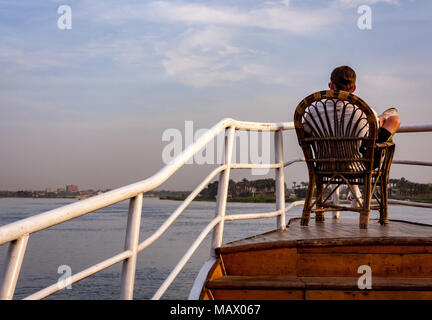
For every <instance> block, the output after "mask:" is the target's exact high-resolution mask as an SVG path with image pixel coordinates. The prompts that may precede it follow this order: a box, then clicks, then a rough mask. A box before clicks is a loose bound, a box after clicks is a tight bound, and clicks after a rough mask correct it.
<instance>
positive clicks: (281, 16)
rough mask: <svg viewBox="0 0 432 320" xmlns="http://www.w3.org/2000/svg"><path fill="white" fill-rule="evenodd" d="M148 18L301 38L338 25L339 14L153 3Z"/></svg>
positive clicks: (275, 6)
mask: <svg viewBox="0 0 432 320" xmlns="http://www.w3.org/2000/svg"><path fill="white" fill-rule="evenodd" d="M329 17H331V19H329ZM147 18H148V19H151V20H152V21H158V22H168V23H176V22H177V23H184V24H187V25H203V24H204V25H209V24H214V25H224V26H237V27H254V28H261V29H266V30H281V31H288V32H292V33H299V34H304V33H310V32H312V31H316V30H318V29H321V28H323V27H327V26H330V25H333V24H335V23H337V22H338V21H340V19H341V14H340V13H339V12H335V11H334V10H332V8H320V9H314V8H308V9H307V10H305V9H303V10H299V9H294V8H292V7H291V6H290V5H289V2H287V1H282V2H278V3H276V4H272V5H270V6H266V7H261V8H255V9H249V10H244V9H239V8H234V7H228V6H224V7H223V6H219V7H217V6H209V5H202V4H186V3H171V2H165V1H156V2H152V3H150V4H149V5H148V7H147Z"/></svg>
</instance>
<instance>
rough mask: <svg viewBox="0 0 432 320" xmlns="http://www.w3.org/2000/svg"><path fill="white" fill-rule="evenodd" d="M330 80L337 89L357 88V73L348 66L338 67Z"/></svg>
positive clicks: (348, 89)
mask: <svg viewBox="0 0 432 320" xmlns="http://www.w3.org/2000/svg"><path fill="white" fill-rule="evenodd" d="M330 80H331V82H333V83H334V84H335V86H336V89H338V90H344V91H349V92H351V91H353V90H354V88H355V82H356V73H355V71H354V70H353V69H352V68H350V67H348V66H341V67H337V68H336V69H334V70H333V72H332V73H331V76H330Z"/></svg>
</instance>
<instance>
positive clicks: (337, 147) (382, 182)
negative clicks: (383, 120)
mask: <svg viewBox="0 0 432 320" xmlns="http://www.w3.org/2000/svg"><path fill="white" fill-rule="evenodd" d="M294 125H295V129H296V133H297V138H298V142H299V144H300V146H301V148H302V150H303V153H304V156H305V160H306V163H307V168H308V173H309V185H308V190H307V193H306V199H305V205H304V209H303V214H302V225H308V223H309V220H310V215H311V213H312V212H314V213H315V218H316V220H317V221H323V220H324V213H325V212H326V211H356V212H359V213H360V219H359V225H360V228H363V229H365V228H367V227H368V224H369V214H370V210H379V212H380V219H379V221H380V223H381V224H387V223H388V203H387V202H388V201H387V199H388V179H389V171H390V166H391V161H392V158H393V154H394V150H395V145H394V143H393V142H385V143H377V142H376V138H377V135H378V123H377V119H376V116H375V114H374V112H373V111H372V110H371V108H370V107H369V106H368V105H367V104H366V102H364V101H363V100H362V99H360V98H359V97H357V96H355V95H353V94H350V93H349V92H346V91H338V90H327V91H320V92H316V93H313V94H311V95H309V96H308V97H306V98H305V99H303V100H302V101H301V102H300V103H299V105H298V106H297V108H296V111H295V114H294ZM340 185H347V186H348V188H349V189H350V190H351V193H352V194H355V192H354V191H353V189H352V186H353V185H359V186H363V192H362V193H363V199H362V201H359V202H361V206H360V207H347V206H340V205H335V204H333V203H332V202H331V201H330V200H329V199H331V196H332V194H333V192H335V190H336V188H337V187H338V186H340ZM330 186H333V187H334V188H330V189H332V191H331V192H330V189H329V187H330ZM315 189H316V199H315V200H314V199H313V196H314V191H315ZM326 191H327V195H326V198H324V194H325V192H326ZM372 198H375V199H376V200H377V205H376V206H371V199H372ZM358 200H359V199H358Z"/></svg>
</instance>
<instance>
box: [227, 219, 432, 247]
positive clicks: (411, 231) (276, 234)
mask: <svg viewBox="0 0 432 320" xmlns="http://www.w3.org/2000/svg"><path fill="white" fill-rule="evenodd" d="M377 242H378V243H380V244H392V245H404V244H412V245H415V244H432V225H426V224H419V223H412V222H406V221H399V220H390V223H389V224H388V225H385V226H382V225H380V224H379V223H378V220H371V222H370V224H369V228H368V229H360V228H359V226H358V219H354V218H344V217H342V218H340V219H332V218H327V219H326V221H324V222H315V220H314V219H311V221H310V223H309V226H301V225H300V220H295V221H293V222H291V223H290V224H289V226H288V227H287V228H286V230H285V231H279V230H275V231H271V232H268V233H264V234H260V235H256V236H253V237H250V238H246V239H242V240H238V241H233V242H230V243H227V244H225V245H223V246H222V247H221V248H219V251H224V252H230V251H236V250H242V251H243V250H245V249H246V250H247V249H253V248H259V249H265V248H267V247H268V248H277V247H282V246H283V247H290V246H320V245H322V246H328V245H338V244H342V243H343V244H344V245H346V244H348V243H351V244H358V245H370V244H373V243H377Z"/></svg>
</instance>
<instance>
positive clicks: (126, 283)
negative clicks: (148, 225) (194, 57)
mask: <svg viewBox="0 0 432 320" xmlns="http://www.w3.org/2000/svg"><path fill="white" fill-rule="evenodd" d="M142 202H143V194H142V193H140V194H139V195H137V196H136V197H134V198H131V199H130V202H129V212H128V221H127V227H126V240H125V250H131V251H132V256H131V257H129V258H127V259H125V260H124V261H123V268H122V277H121V292H120V298H121V299H123V300H132V298H133V291H134V282H135V271H136V262H137V255H138V243H139V234H140V222H141V211H142Z"/></svg>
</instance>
